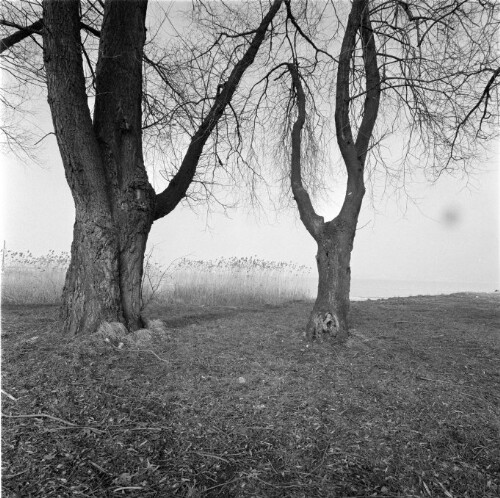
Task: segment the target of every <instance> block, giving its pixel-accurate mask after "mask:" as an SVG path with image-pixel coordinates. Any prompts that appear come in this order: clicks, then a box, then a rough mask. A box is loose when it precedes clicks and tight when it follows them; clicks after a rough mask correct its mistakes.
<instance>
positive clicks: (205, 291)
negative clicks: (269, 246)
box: [2, 250, 315, 306]
mask: <svg viewBox="0 0 500 498" xmlns="http://www.w3.org/2000/svg"><path fill="white" fill-rule="evenodd" d="M69 259H70V257H69V254H68V253H56V252H54V251H50V252H49V253H48V254H46V255H43V256H34V255H32V254H31V253H30V252H29V251H27V252H14V251H8V250H7V251H6V252H5V258H4V267H3V268H2V302H3V303H6V304H59V303H60V301H61V294H62V288H63V285H64V277H65V273H66V269H67V267H68V265H69ZM144 266H145V272H144V278H143V294H144V305H145V306H146V305H148V304H151V303H162V304H172V303H178V304H179V303H182V304H197V305H207V306H208V305H210V306H213V305H216V304H217V305H240V304H245V303H246V304H248V303H252V304H259V303H260V304H279V303H283V302H286V301H290V300H295V299H307V298H309V297H311V291H312V289H313V287H314V285H315V283H314V278H312V277H311V268H309V267H306V266H300V265H297V264H295V263H293V262H276V261H266V260H262V259H259V258H256V257H246V258H245V257H240V258H235V257H233V258H219V259H217V260H215V261H200V260H192V259H188V258H183V259H180V260H176V261H174V262H172V263H171V264H170V265H169V266H167V267H163V266H162V265H160V264H159V263H158V262H156V261H155V260H154V258H153V256H152V253H149V254H148V255H147V256H146V261H145V265H144Z"/></svg>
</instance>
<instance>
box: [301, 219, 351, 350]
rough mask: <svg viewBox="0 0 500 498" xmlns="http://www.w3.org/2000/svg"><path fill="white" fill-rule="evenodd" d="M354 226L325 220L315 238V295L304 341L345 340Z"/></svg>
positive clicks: (347, 328)
mask: <svg viewBox="0 0 500 498" xmlns="http://www.w3.org/2000/svg"><path fill="white" fill-rule="evenodd" d="M355 230H356V228H355V225H354V227H353V226H352V224H342V223H339V221H338V220H337V219H335V220H333V221H331V222H329V223H325V224H324V226H323V230H322V234H321V236H320V237H319V238H318V240H317V243H318V252H317V255H316V263H317V267H318V294H317V298H316V301H315V303H314V307H313V310H312V312H311V315H310V317H309V321H308V323H307V326H306V338H307V339H308V340H317V341H319V342H322V341H323V340H331V339H335V340H337V341H339V342H342V341H345V340H346V339H347V337H348V333H349V323H348V315H349V305H350V301H349V293H350V287H351V267H350V262H351V252H352V247H353V240H354V234H355Z"/></svg>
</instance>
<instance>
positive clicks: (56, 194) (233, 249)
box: [1, 137, 500, 290]
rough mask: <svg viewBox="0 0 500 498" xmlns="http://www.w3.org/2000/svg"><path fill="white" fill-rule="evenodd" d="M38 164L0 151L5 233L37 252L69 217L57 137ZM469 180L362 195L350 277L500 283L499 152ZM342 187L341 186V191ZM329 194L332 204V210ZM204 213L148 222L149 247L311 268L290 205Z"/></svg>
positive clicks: (166, 254)
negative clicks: (408, 196)
mask: <svg viewBox="0 0 500 498" xmlns="http://www.w3.org/2000/svg"><path fill="white" fill-rule="evenodd" d="M40 161H41V165H34V164H29V163H26V164H23V163H21V162H20V161H19V160H17V159H15V158H13V157H11V156H5V155H4V156H2V202H1V212H2V225H3V226H2V239H3V240H5V241H6V243H7V248H9V249H12V250H27V249H29V250H31V251H32V252H33V253H36V254H43V253H46V252H47V251H48V250H50V249H54V250H56V251H68V250H69V249H70V244H71V238H72V226H73V221H74V220H73V218H74V209H73V201H72V198H71V194H70V191H69V188H68V186H67V184H66V181H65V177H64V171H63V167H62V163H61V160H60V156H59V152H58V150H57V146H56V143H55V139H53V137H51V138H50V139H49V140H48V141H47V143H46V145H45V148H44V150H43V151H42V152H41V154H40ZM479 166H480V168H481V169H482V171H481V172H477V173H476V174H475V175H473V176H472V177H471V178H469V181H468V182H467V181H466V180H465V179H463V178H462V179H453V178H449V177H442V178H441V179H440V181H438V182H437V183H436V184H433V185H431V184H428V183H425V182H422V183H419V184H417V185H415V184H414V185H412V186H411V188H410V192H411V193H412V198H413V200H414V201H415V203H416V204H415V203H414V202H409V203H408V204H407V205H405V203H404V202H403V201H402V200H401V199H400V200H399V201H398V200H397V199H396V198H395V197H394V196H390V197H386V198H382V199H380V198H379V199H377V200H376V205H375V208H376V209H375V210H374V209H373V207H372V206H371V202H370V198H369V197H368V196H367V197H366V201H365V204H364V206H363V209H362V212H361V216H360V223H359V227H360V228H359V230H358V233H357V235H356V239H355V243H354V252H353V261H352V275H353V277H354V278H374V279H396V280H408V281H428V282H432V281H442V282H470V283H485V284H488V286H491V290H494V289H495V288H498V287H499V286H500V285H499V205H498V191H499V177H498V158H497V157H494V158H492V160H491V161H490V162H489V163H485V164H481V165H479ZM340 194H341V195H342V194H343V192H340ZM335 198H336V196H335V193H332V196H331V199H332V200H331V204H330V209H328V208H327V207H325V206H323V208H322V210H321V209H320V208H319V207H318V211H320V212H321V214H324V215H326V216H327V217H328V216H329V217H331V216H332V215H333V214H334V213H335V209H336V203H335ZM229 216H230V217H227V216H224V215H223V214H222V213H214V214H211V215H210V216H209V217H208V218H207V216H206V213H205V211H204V210H203V208H200V209H199V211H198V212H196V213H194V212H193V211H191V210H190V209H189V208H187V207H184V206H179V207H178V208H177V209H176V210H175V211H174V212H173V213H171V214H170V215H168V216H167V217H166V218H164V219H162V220H159V221H158V222H156V223H155V224H154V226H153V229H152V232H151V236H150V247H154V255H155V258H156V259H157V260H158V261H159V262H161V263H165V264H167V263H169V262H170V261H172V260H173V259H175V258H178V257H182V256H188V257H192V258H198V259H215V258H217V257H219V256H226V257H229V256H251V255H257V256H258V257H260V258H265V259H270V260H277V261H285V260H286V261H288V260H292V261H295V262H298V263H301V264H305V265H308V266H311V267H314V265H315V261H314V256H315V253H316V247H315V243H314V241H313V240H312V238H311V237H310V235H309V234H308V233H307V231H306V230H305V228H304V227H303V226H302V224H301V222H300V220H299V219H298V215H297V214H296V212H295V210H294V209H289V210H285V211H281V212H279V213H276V212H275V211H273V210H272V209H271V208H270V207H269V209H261V210H260V211H259V212H258V213H253V212H252V211H251V209H250V208H249V207H248V206H243V207H242V208H240V209H237V210H234V211H230V212H229Z"/></svg>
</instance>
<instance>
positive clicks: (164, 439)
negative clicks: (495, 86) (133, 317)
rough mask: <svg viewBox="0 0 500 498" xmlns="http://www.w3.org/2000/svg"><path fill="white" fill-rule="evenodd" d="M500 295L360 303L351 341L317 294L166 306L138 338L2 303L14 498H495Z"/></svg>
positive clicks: (155, 311) (5, 452)
mask: <svg viewBox="0 0 500 498" xmlns="http://www.w3.org/2000/svg"><path fill="white" fill-rule="evenodd" d="M499 304H500V297H499V295H498V294H495V295H492V294H455V295H451V296H433V297H427V296H421V297H412V298H395V299H388V300H382V301H365V302H356V303H353V306H352V313H351V315H352V317H351V321H352V326H353V329H354V330H353V336H352V337H351V339H350V340H349V342H348V344H347V346H345V347H343V348H336V347H333V346H331V345H324V344H323V345H314V344H313V345H307V344H306V343H305V342H304V341H303V339H302V330H303V329H304V326H305V323H306V321H307V318H308V314H309V311H310V309H311V303H308V302H294V303H289V304H285V305H282V306H276V307H271V306H267V307H266V306H259V307H237V308H235V307H212V308H207V307H194V306H180V305H176V306H174V307H168V308H161V307H156V308H151V309H149V311H148V313H149V315H150V317H151V318H154V319H160V320H162V321H163V323H164V326H165V330H164V331H163V332H161V331H156V332H155V333H153V334H152V336H151V338H150V339H149V337H148V341H149V342H148V343H144V342H143V343H141V344H140V345H136V346H134V345H131V344H126V345H121V346H120V344H117V343H116V341H115V340H110V341H109V342H106V341H105V340H103V338H102V337H99V338H97V337H96V338H84V339H82V338H77V339H70V338H66V337H62V336H61V334H60V323H59V321H58V318H57V316H58V314H57V307H54V306H15V305H5V306H3V309H2V378H3V380H2V389H3V390H4V391H5V393H7V394H5V393H3V394H2V413H3V415H4V416H3V420H2V422H3V425H2V463H3V479H2V489H3V496H5V497H22V498H26V497H31V496H33V497H40V496H43V497H50V496H54V497H55V496H61V497H66V496H75V497H77V496H82V497H83V496H85V497H108V496H109V497H115V496H137V497H170V496H174V497H175V496H179V497H184V496H185V497H201V496H203V497H205V496H206V497H215V496H226V497H240V496H241V497H257V496H259V497H283V496H286V497H307V498H309V497H348V496H359V497H365V496H379V497H380V496H385V497H412V496H415V497H417V496H428V497H447V498H450V497H471V498H472V497H478V498H479V497H481V498H484V497H490V498H493V497H498V496H500V406H499V403H500V332H499V330H500V319H499ZM9 395H10V396H9ZM12 398H14V399H12Z"/></svg>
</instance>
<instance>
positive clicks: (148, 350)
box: [129, 349, 168, 363]
mask: <svg viewBox="0 0 500 498" xmlns="http://www.w3.org/2000/svg"><path fill="white" fill-rule="evenodd" d="M129 351H135V352H136V353H151V354H152V355H153V356H156V357H157V358H158V359H159V360H160V361H163V362H164V363H168V360H164V359H163V358H160V357H159V356H158V355H157V354H156V353H155V352H154V351H151V349H129Z"/></svg>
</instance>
